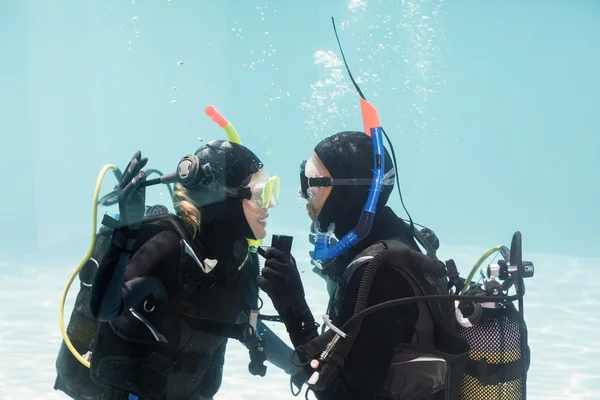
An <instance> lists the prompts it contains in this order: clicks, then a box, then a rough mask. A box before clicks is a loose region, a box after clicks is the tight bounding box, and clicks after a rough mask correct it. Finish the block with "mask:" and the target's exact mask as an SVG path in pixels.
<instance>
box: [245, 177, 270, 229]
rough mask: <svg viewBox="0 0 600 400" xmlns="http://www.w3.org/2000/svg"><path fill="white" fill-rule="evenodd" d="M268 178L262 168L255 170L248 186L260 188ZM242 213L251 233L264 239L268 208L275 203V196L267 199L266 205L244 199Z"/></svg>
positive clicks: (254, 188) (255, 188)
mask: <svg viewBox="0 0 600 400" xmlns="http://www.w3.org/2000/svg"><path fill="white" fill-rule="evenodd" d="M268 180H269V175H268V174H267V173H266V171H265V170H264V169H261V170H260V171H257V172H255V173H254V174H253V175H252V179H251V180H250V183H248V186H249V187H250V188H252V189H253V192H254V191H255V190H260V188H261V186H262V185H264V184H265V183H266V182H267V181H268ZM242 205H243V208H244V215H245V217H246V221H248V225H250V229H252V233H253V234H254V237H255V238H256V239H264V238H265V237H266V236H267V218H269V209H270V208H272V207H275V206H276V205H277V203H276V198H275V196H271V197H270V198H269V199H268V205H266V206H264V205H261V204H260V202H257V201H255V200H254V199H251V200H244V201H243V203H242Z"/></svg>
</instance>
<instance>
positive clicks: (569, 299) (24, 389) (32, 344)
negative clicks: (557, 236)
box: [0, 248, 600, 400]
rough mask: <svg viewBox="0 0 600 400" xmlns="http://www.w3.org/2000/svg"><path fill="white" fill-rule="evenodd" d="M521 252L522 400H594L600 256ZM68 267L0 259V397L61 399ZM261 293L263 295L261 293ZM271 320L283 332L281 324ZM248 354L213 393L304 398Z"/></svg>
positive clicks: (467, 260)
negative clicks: (524, 277)
mask: <svg viewBox="0 0 600 400" xmlns="http://www.w3.org/2000/svg"><path fill="white" fill-rule="evenodd" d="M446 252H448V253H449V254H452V256H451V257H454V259H455V260H456V261H457V262H458V264H459V266H462V265H464V266H463V267H460V268H461V271H463V274H464V273H465V272H464V269H465V268H468V267H467V266H469V265H472V263H473V260H476V259H477V258H478V257H479V253H480V251H478V250H477V249H469V248H452V249H446ZM447 258H450V257H447ZM526 258H527V259H532V260H533V261H534V262H535V265H536V276H535V278H533V279H531V280H529V281H527V283H528V285H527V294H526V299H525V315H526V319H527V324H528V328H529V339H530V341H529V344H530V346H531V352H532V364H531V368H530V370H529V377H528V399H530V400H538V399H539V400H542V399H543V400H565V399H568V400H588V399H600V316H599V314H598V310H599V309H600V290H599V289H598V288H599V286H598V283H597V274H596V270H597V268H598V265H600V260H598V259H572V258H568V257H556V256H549V255H537V256H535V255H531V256H528V257H526ZM443 259H446V258H443ZM298 262H299V265H300V269H301V271H302V277H303V279H304V283H305V287H306V292H307V299H308V302H309V304H310V305H311V307H312V308H313V312H314V313H315V316H316V317H318V316H320V315H322V313H323V312H324V311H325V305H326V300H327V298H326V293H325V286H324V284H323V281H321V280H320V278H318V277H317V276H316V275H314V274H313V273H311V272H310V266H309V265H308V263H307V260H306V259H299V260H298ZM73 269H74V266H68V267H66V266H62V267H56V266H48V267H46V266H39V267H26V266H25V267H24V266H21V267H16V266H14V267H13V266H11V265H8V264H7V263H0V399H2V400H23V399H35V400H46V399H48V400H50V399H54V400H58V399H68V397H67V396H66V395H64V394H63V393H62V392H56V391H54V390H53V385H54V379H55V377H56V372H55V369H54V363H55V360H56V355H57V352H58V349H59V346H60V342H61V334H60V329H59V325H58V307H59V301H60V295H61V293H62V290H63V288H64V285H65V283H66V280H67V278H68V277H69V275H70V274H71V272H72V270H73ZM77 287H78V285H77V281H76V284H75V285H74V286H73V289H72V290H71V291H70V292H69V296H68V301H67V304H66V307H65V315H66V316H67V318H68V316H69V315H70V313H71V310H72V305H73V300H74V298H75V296H76V289H77ZM262 297H263V298H266V296H265V295H264V294H263V296H262ZM270 307H271V305H270V303H269V301H268V300H267V301H265V309H264V312H265V313H267V314H268V313H271V312H272V311H273V310H272V308H271V309H269V308H270ZM318 320H319V321H320V318H319V319H318ZM270 326H271V327H273V328H274V329H275V330H276V332H278V333H280V335H281V336H282V337H284V331H283V330H282V329H281V328H282V327H281V326H280V325H276V324H273V325H270ZM286 340H287V339H286ZM288 343H289V342H288ZM248 360H249V359H248V351H247V349H246V348H245V347H243V346H242V345H241V344H239V343H237V342H235V341H230V343H229V345H228V350H227V355H226V361H225V373H224V377H223V384H222V386H221V390H220V391H219V393H218V394H217V396H216V397H215V399H219V400H224V399H247V400H250V399H298V398H304V393H302V394H301V395H300V396H299V397H294V396H293V395H292V394H291V393H290V386H289V376H288V375H287V374H285V373H284V372H283V371H281V370H279V369H277V368H276V367H275V366H273V365H270V364H267V365H268V372H267V376H265V377H262V378H261V377H255V376H252V375H250V374H249V373H248V370H247V366H248ZM311 397H312V396H311Z"/></svg>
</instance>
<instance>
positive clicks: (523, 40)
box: [0, 0, 600, 400]
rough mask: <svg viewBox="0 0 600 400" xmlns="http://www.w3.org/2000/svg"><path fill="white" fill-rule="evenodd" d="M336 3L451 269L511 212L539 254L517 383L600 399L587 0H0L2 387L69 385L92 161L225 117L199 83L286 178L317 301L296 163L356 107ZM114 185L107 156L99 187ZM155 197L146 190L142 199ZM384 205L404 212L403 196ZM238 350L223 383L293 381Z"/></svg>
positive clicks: (498, 232)
mask: <svg viewBox="0 0 600 400" xmlns="http://www.w3.org/2000/svg"><path fill="white" fill-rule="evenodd" d="M331 16H334V17H335V18H336V22H337V26H338V32H339V34H340V39H341V41H342V45H343V46H344V50H345V53H346V57H347V59H348V62H349V64H350V68H351V69H352V72H353V74H354V75H355V77H356V78H358V79H359V84H360V85H361V88H362V90H363V92H364V93H365V95H366V97H367V98H368V99H369V100H370V101H372V103H373V104H374V105H375V107H377V109H378V110H379V114H380V117H381V120H382V123H383V124H384V126H385V128H386V130H387V132H388V134H389V135H390V138H391V139H392V141H393V143H394V146H395V150H396V154H397V157H398V173H399V176H400V182H401V187H402V191H403V195H404V200H405V203H406V205H407V207H408V210H409V211H410V213H411V215H412V217H413V219H414V220H415V221H416V222H419V223H422V224H425V225H427V226H429V227H431V228H432V229H434V230H435V231H436V233H437V234H438V236H439V237H440V240H441V242H442V248H441V250H440V252H441V256H442V257H443V259H447V258H454V259H455V260H457V262H458V263H459V268H460V269H461V272H463V274H466V272H467V271H468V270H469V269H470V267H471V266H472V265H473V263H474V262H475V260H477V258H479V256H480V255H481V254H482V253H484V252H485V251H486V250H487V249H488V248H489V247H491V246H493V245H496V244H506V245H509V244H510V239H511V236H512V234H513V233H514V231H516V230H519V231H521V232H522V233H523V245H524V252H525V254H524V257H525V259H530V260H532V261H533V262H534V263H535V265H536V268H537V269H536V276H535V278H533V279H531V280H530V281H529V282H528V287H527V298H526V303H525V304H526V308H525V313H526V318H527V322H528V325H529V330H530V339H531V342H530V345H531V348H532V356H533V360H532V366H531V370H530V374H529V385H528V388H529V398H530V399H567V398H569V399H594V398H600V395H599V394H598V393H599V392H600V372H598V371H599V370H600V361H599V360H600V354H598V348H600V339H598V334H599V333H600V320H599V318H598V316H597V309H598V305H599V301H598V300H597V299H598V294H599V292H600V291H599V290H598V289H597V288H598V284H597V283H596V279H597V278H596V269H597V266H598V264H599V261H600V246H598V242H599V241H600V240H599V239H600V234H599V230H598V226H599V225H600V212H598V206H597V204H598V200H599V197H600V185H598V182H599V181H600V136H598V134H597V128H596V124H595V121H596V114H597V109H598V107H597V104H598V101H597V96H598V93H600V78H598V75H597V71H600V51H599V50H600V45H599V44H598V37H600V24H598V23H597V21H598V18H599V17H600V5H599V4H598V3H596V2H593V1H566V0H565V1H558V0H556V1H548V2H542V1H519V2H517V1H485V2H483V1H477V2H475V1H454V2H443V1H440V0H432V1H414V2H409V1H400V0H387V1H384V0H381V1H367V0H358V1H355V0H352V1H350V0H343V1H333V0H328V1H325V0H323V1H317V0H307V1H292V0H289V1H287V0H286V1H275V0H271V1H267V0H262V1H241V0H235V1H234V0H229V1H224V0H219V1H217V0H214V1H196V2H194V1H182V0H170V1H167V0H156V1H152V2H150V1H141V0H133V1H132V0H127V1H118V2H117V1H110V2H109V1H106V0H105V1H93V2H92V1H85V2H82V1H74V0H64V1H62V2H42V1H18V2H17V1H6V2H2V4H0V43H1V48H2V57H1V58H0V60H1V61H0V88H1V93H0V106H1V110H2V114H1V118H0V132H1V134H2V142H1V145H0V167H2V171H3V176H4V179H3V183H4V184H3V186H2V187H3V190H2V191H1V192H0V208H1V209H2V213H0V289H1V290H0V328H1V330H0V398H1V399H3V400H4V399H22V398H24V397H28V398H35V399H63V398H66V396H64V395H63V394H62V393H57V392H54V391H53V389H52V385H53V381H54V376H55V375H54V360H55V357H56V352H57V350H58V346H59V344H60V332H59V327H58V317H57V314H58V301H59V299H60V294H61V291H62V289H63V288H64V284H65V282H66V280H67V278H68V276H69V274H70V272H71V271H72V270H73V269H74V268H75V266H76V265H77V264H78V263H79V261H80V259H81V258H82V257H83V255H84V254H85V252H86V250H87V246H88V244H89V240H90V233H91V211H92V209H91V205H92V195H93V191H94V185H95V182H96V178H97V176H98V173H99V171H100V169H101V168H102V167H103V166H104V165H105V164H108V163H114V164H116V165H118V166H120V167H121V168H123V167H125V165H126V163H127V161H128V160H129V158H130V157H131V155H132V154H133V153H134V152H135V151H136V150H141V151H142V152H143V154H144V155H145V156H147V157H149V159H150V162H149V166H151V167H153V168H158V169H160V170H161V171H163V172H170V171H172V170H174V168H175V166H176V163H177V162H178V161H179V159H180V158H181V157H182V156H183V155H185V154H187V153H189V152H193V151H194V150H195V149H196V148H197V147H198V146H200V145H201V143H202V142H206V141H208V140H211V139H215V138H221V137H223V134H222V132H221V131H220V130H219V129H218V128H217V127H216V126H215V125H214V124H213V122H212V121H211V120H210V119H209V118H207V117H206V115H205V114H204V111H203V110H204V107H205V106H206V105H209V104H212V105H214V106H215V107H216V108H217V109H219V110H220V111H221V112H222V113H223V114H224V115H225V116H226V117H227V118H229V119H231V121H232V122H233V123H234V124H235V126H236V127H237V129H238V131H239V132H240V135H241V136H242V140H243V141H244V143H245V144H247V145H248V146H249V147H251V148H252V149H254V150H255V151H256V152H257V154H258V155H259V156H260V157H261V158H262V159H263V161H264V162H265V164H266V166H267V169H268V170H269V171H270V172H271V173H273V174H278V175H279V176H280V177H281V179H282V196H281V204H280V205H279V207H278V208H276V209H275V210H273V211H272V212H271V217H270V220H269V226H268V230H269V234H272V233H281V232H284V233H287V234H293V235H294V236H295V243H294V249H293V251H294V254H296V257H297V258H298V259H299V263H300V264H301V265H300V267H301V269H303V271H304V273H303V275H302V276H303V279H304V280H305V285H306V287H307V292H308V297H309V302H310V304H311V306H313V307H314V311H315V314H317V315H318V314H319V313H320V312H322V311H323V310H324V308H325V300H326V297H325V293H324V290H325V288H324V286H323V285H322V283H321V281H319V279H318V278H317V277H316V276H314V275H313V274H312V273H311V272H310V267H309V265H308V260H307V258H306V257H307V252H308V250H309V249H310V247H309V244H308V242H307V240H306V239H307V230H308V227H309V219H308V217H307V216H306V215H305V212H304V204H303V203H302V202H301V201H299V200H298V199H297V198H296V191H297V187H298V181H297V180H298V179H297V173H298V164H299V162H300V161H301V160H302V159H304V158H307V157H309V156H310V153H311V151H312V148H313V147H314V146H315V145H316V143H318V141H319V140H321V139H322V138H324V137H326V136H327V135H330V134H332V133H335V132H337V131H340V130H347V129H357V130H358V129H361V128H362V124H361V119H360V113H359V111H358V96H357V95H356V93H355V91H354V89H353V87H352V85H351V83H350V80H349V79H348V77H347V74H346V71H345V70H344V68H343V65H342V63H341V56H340V54H339V51H338V49H337V43H336V41H335V37H334V35H333V29H332V26H331V20H330V17H331ZM113 185H114V179H113V178H112V176H110V175H107V179H106V181H105V184H104V185H103V186H102V193H106V192H107V191H108V190H110V189H112V186H113ZM167 196H168V192H167V191H166V190H163V189H162V188H157V187H154V188H152V189H149V200H148V201H149V204H150V203H156V202H163V203H165V204H169V202H168V197H167ZM391 205H392V207H393V208H395V209H396V210H397V211H398V213H400V214H402V215H404V214H403V213H401V210H402V209H401V206H400V202H399V199H398V196H397V195H394V196H392V201H391ZM101 212H104V210H101ZM74 295H75V291H73V292H72V293H70V296H69V299H70V303H69V304H67V308H66V309H67V310H68V311H67V313H70V308H69V307H70V304H72V300H73V298H74ZM263 297H264V296H263ZM268 306H269V305H267V307H268ZM282 336H283V334H282ZM246 365H247V352H246V351H245V349H243V348H242V347H241V346H239V345H237V344H235V343H234V344H231V346H230V347H229V350H228V356H227V365H226V370H225V379H224V383H223V387H222V390H221V391H220V393H219V395H218V396H217V397H216V398H217V399H230V398H231V399H234V398H235V399H237V398H240V399H259V398H260V399H283V398H292V395H291V394H290V393H289V385H288V382H287V379H286V377H285V375H283V374H282V373H281V372H279V371H277V369H276V368H275V367H272V366H271V367H270V369H269V373H268V376H267V377H265V378H258V377H253V376H251V375H249V374H248V373H247V372H246Z"/></svg>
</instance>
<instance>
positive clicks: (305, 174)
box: [299, 160, 396, 199]
mask: <svg viewBox="0 0 600 400" xmlns="http://www.w3.org/2000/svg"><path fill="white" fill-rule="evenodd" d="M314 170H315V169H314V168H312V162H309V161H307V160H303V161H302V162H301V163H300V193H299V194H300V197H301V198H303V199H308V198H309V197H310V192H309V189H310V188H316V187H327V186H369V187H370V186H371V183H372V181H373V180H372V179H371V178H357V179H351V178H344V179H336V178H332V177H325V176H313V175H315V173H314ZM395 178H396V172H395V169H394V168H392V169H390V170H389V171H388V172H387V173H386V174H385V175H384V177H383V185H393V184H394V182H395Z"/></svg>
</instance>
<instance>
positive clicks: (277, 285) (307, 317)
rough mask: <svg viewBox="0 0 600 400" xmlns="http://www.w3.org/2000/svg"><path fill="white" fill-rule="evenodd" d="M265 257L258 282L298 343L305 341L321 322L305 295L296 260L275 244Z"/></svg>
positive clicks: (295, 343)
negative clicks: (315, 316) (317, 320)
mask: <svg viewBox="0 0 600 400" xmlns="http://www.w3.org/2000/svg"><path fill="white" fill-rule="evenodd" d="M265 258H266V261H265V266H264V268H263V270H262V273H261V275H259V276H258V277H257V278H256V281H257V282H258V286H259V287H260V288H261V289H262V290H263V291H264V292H265V293H267V295H269V297H270V298H271V301H272V302H273V306H274V307H275V309H276V310H277V312H278V313H279V315H280V316H281V319H282V321H283V323H284V324H285V327H286V329H287V331H288V333H289V334H290V339H291V340H292V343H293V344H294V346H298V345H299V344H304V343H306V341H308V340H310V339H312V337H314V336H316V335H317V330H316V326H318V325H317V324H316V323H315V320H314V318H313V315H312V313H311V312H310V309H309V308H308V304H307V303H306V299H305V298H304V286H302V279H301V278H300V273H299V272H298V268H297V267H296V260H294V257H292V256H291V255H288V254H286V253H284V252H283V251H281V250H277V249H276V248H274V247H271V248H269V249H268V250H267V251H266V253H265Z"/></svg>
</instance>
